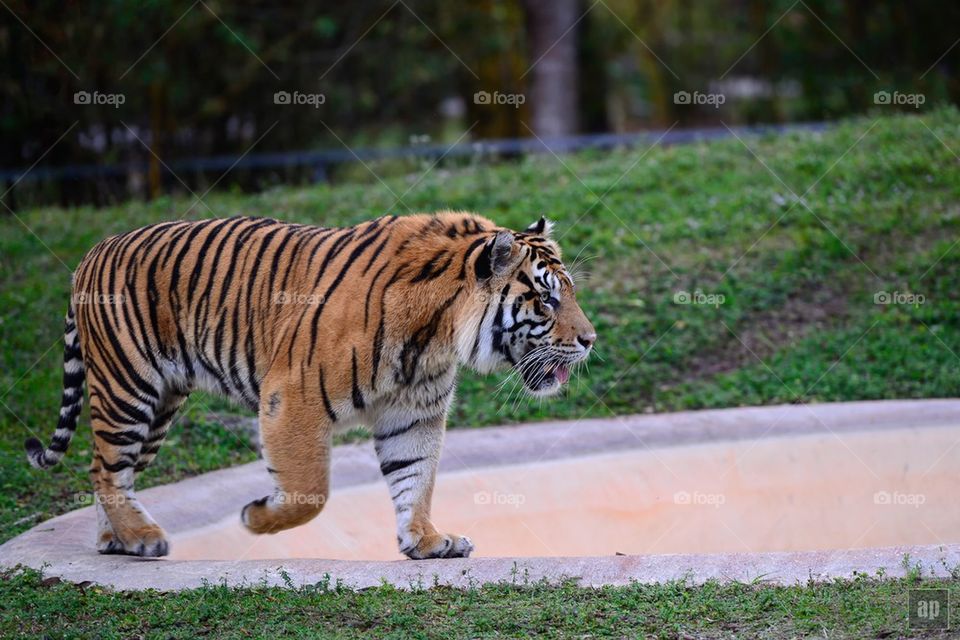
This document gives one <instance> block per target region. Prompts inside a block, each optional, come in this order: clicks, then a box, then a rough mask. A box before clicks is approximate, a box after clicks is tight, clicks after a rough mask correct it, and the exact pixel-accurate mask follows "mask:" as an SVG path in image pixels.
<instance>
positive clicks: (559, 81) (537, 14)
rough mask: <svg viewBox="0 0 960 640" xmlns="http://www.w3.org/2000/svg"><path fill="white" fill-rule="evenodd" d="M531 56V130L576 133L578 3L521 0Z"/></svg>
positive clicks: (546, 134) (547, 133)
mask: <svg viewBox="0 0 960 640" xmlns="http://www.w3.org/2000/svg"><path fill="white" fill-rule="evenodd" d="M523 7H524V11H525V12H526V30H527V43H528V51H529V56H530V64H531V65H533V67H532V68H531V70H530V71H529V77H530V79H531V80H530V92H529V93H530V100H529V105H530V111H531V123H530V128H531V129H533V131H534V133H536V134H537V135H538V136H544V137H550V136H562V135H570V134H573V133H576V132H577V93H578V89H577V87H578V77H577V28H576V27H575V26H574V24H575V23H576V22H577V18H579V17H580V11H579V9H580V3H579V2H578V0H523Z"/></svg>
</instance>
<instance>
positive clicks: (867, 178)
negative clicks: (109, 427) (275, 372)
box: [0, 109, 960, 540]
mask: <svg viewBox="0 0 960 640" xmlns="http://www.w3.org/2000/svg"><path fill="white" fill-rule="evenodd" d="M938 137H939V138H940V140H938ZM941 140H942V142H941ZM745 142H746V144H747V145H749V147H750V149H752V152H751V151H748V150H747V149H746V148H745V147H744V146H743V144H741V142H739V141H737V140H728V141H724V142H716V143H710V144H705V145H693V146H681V147H674V148H669V149H654V150H651V151H649V152H648V153H645V154H644V152H643V151H642V150H638V151H625V152H615V153H602V154H601V153H584V154H578V155H575V156H565V157H563V158H562V160H559V159H557V158H555V157H552V156H550V155H542V156H539V157H535V158H530V159H527V160H524V161H522V162H520V163H519V164H510V165H501V166H496V167H474V168H468V169H463V170H458V171H455V172H446V171H442V170H440V169H436V170H434V171H433V172H431V173H429V174H427V176H426V177H425V178H424V179H423V180H422V181H420V182H416V180H417V178H418V176H413V177H410V178H396V179H388V180H387V181H386V184H387V185H388V186H389V189H388V188H387V187H386V186H384V185H383V184H381V183H380V182H378V181H376V180H373V179H371V181H370V182H369V183H367V184H359V183H351V184H344V185H339V186H335V187H329V186H316V187H312V188H308V189H278V190H274V191H270V192H267V193H263V194H260V195H256V196H241V195H234V194H213V195H211V196H209V197H208V198H207V199H206V200H207V205H209V208H210V210H212V212H211V211H210V210H208V209H206V208H205V206H204V205H200V204H198V205H196V206H195V207H194V210H193V211H192V212H191V213H190V214H189V215H190V216H192V217H197V216H206V215H214V214H215V215H229V214H234V213H245V214H254V215H271V216H276V217H280V218H284V219H288V220H297V221H308V222H318V223H324V224H334V223H353V222H357V221H360V220H363V219H367V218H369V217H372V216H376V215H379V214H382V213H385V212H400V213H403V212H405V211H407V209H406V207H409V208H410V209H411V210H434V209H437V208H441V207H449V208H457V209H471V210H475V211H478V212H481V213H483V214H484V215H487V216H489V217H491V218H493V219H495V220H496V221H498V222H499V223H501V224H504V225H506V226H514V227H519V226H522V225H526V224H528V223H529V222H530V221H532V220H534V219H535V218H536V216H538V215H539V214H540V213H541V212H544V213H547V214H548V215H549V216H550V217H551V218H552V219H553V220H555V221H556V222H557V229H558V235H559V237H560V239H561V243H562V245H563V246H564V248H565V249H566V251H567V254H568V255H569V256H575V255H577V254H578V253H581V252H582V255H583V256H591V257H592V258H593V259H591V260H589V261H587V262H586V266H585V268H586V270H588V271H589V272H590V277H589V278H587V279H585V280H584V281H583V286H582V294H581V298H582V300H583V304H584V307H585V309H586V310H587V312H588V314H589V315H590V316H591V317H592V318H593V319H594V320H595V324H596V326H597V329H598V332H599V335H600V340H599V344H598V347H599V355H600V356H602V359H600V358H597V359H596V360H594V362H593V363H592V364H591V365H590V371H589V373H588V374H587V375H585V376H583V377H580V378H579V379H576V380H574V381H573V383H572V385H571V388H570V390H569V392H568V393H567V394H566V395H565V396H564V397H563V398H560V399H557V400H553V401H549V402H543V403H541V402H538V401H530V400H526V399H523V398H518V397H516V396H513V395H510V392H509V388H508V389H507V390H504V391H502V392H500V393H499V394H495V393H493V392H494V390H495V389H496V387H497V383H498V378H496V377H486V378H484V377H478V376H474V375H472V374H466V375H464V377H463V383H462V385H461V391H460V394H459V400H458V402H457V405H456V408H455V411H454V414H453V416H452V420H451V422H452V424H453V426H476V425H484V424H492V423H502V422H509V421H518V420H536V419H543V418H547V417H561V418H576V417H579V416H584V415H610V414H613V413H625V412H642V411H665V410H672V409H684V408H702V407H725V406H737V405H747V404H763V403H777V402H787V401H794V400H797V399H800V400H803V401H810V402H816V401H828V400H850V399H862V398H885V397H936V396H955V395H957V394H958V392H960V378H958V376H957V375H956V372H957V364H958V360H957V354H958V353H960V330H958V329H960V327H958V320H957V318H958V314H957V311H958V292H957V291H956V290H955V289H954V282H955V278H954V274H955V272H956V268H957V266H958V264H960V249H956V248H954V247H953V243H954V241H955V239H956V238H960V236H958V235H957V228H958V226H960V220H958V214H960V207H958V204H957V202H958V198H957V196H958V193H960V168H958V161H957V158H956V157H955V156H954V155H953V154H952V152H951V151H949V150H948V148H947V147H950V148H952V149H955V150H960V113H958V112H957V111H956V110H952V109H950V110H940V111H937V112H933V113H927V114H924V115H923V116H922V120H921V119H920V118H916V117H914V118H908V117H894V118H884V119H880V120H874V119H873V118H867V119H862V120H856V121H852V122H850V123H847V124H844V125H842V126H840V127H838V128H837V129H835V130H833V131H830V132H828V133H824V134H819V135H811V134H802V135H797V136H788V137H776V138H775V137H771V138H762V139H758V138H748V139H746V140H745ZM754 153H755V154H756V156H755V155H754ZM764 165H765V166H764ZM768 168H769V170H768ZM771 172H773V173H775V174H776V175H777V176H779V178H780V179H782V180H783V182H784V183H785V184H786V186H785V185H784V184H782V183H781V182H780V181H779V179H778V178H776V177H774V175H772V173H771ZM822 176H823V177H822ZM788 187H789V189H788ZM408 188H409V189H410V191H409V193H406V194H405V195H403V194H404V192H406V191H407V189H408ZM808 188H809V189H810V190H809V192H807V193H805V195H804V203H805V205H804V204H797V203H796V202H795V198H794V196H793V195H792V194H791V193H790V190H793V191H794V192H795V193H797V194H804V192H806V191H807V189H808ZM391 190H392V191H393V193H395V194H397V195H403V204H398V203H397V202H396V200H397V198H396V197H395V196H394V195H393V193H391ZM601 196H602V201H601V200H600V199H599V198H600V197H601ZM189 205H190V201H189V200H184V199H160V200H157V201H154V202H151V203H146V204H144V203H130V204H126V205H122V206H117V207H113V208H109V209H99V210H93V209H83V208H82V209H71V210H63V209H55V208H48V209H41V210H33V211H27V212H23V213H21V214H20V217H21V219H22V221H23V223H24V224H25V225H27V226H29V228H30V229H32V230H33V231H35V232H36V234H37V236H39V238H38V237H36V236H34V235H32V234H29V233H27V232H26V230H25V229H24V227H23V226H22V225H21V223H20V222H18V221H16V220H13V219H10V218H5V219H3V220H2V221H0V269H2V271H0V343H2V344H3V351H2V354H0V355H2V358H3V361H2V365H3V366H2V367H0V402H2V404H0V484H2V485H3V488H4V489H5V491H3V492H2V493H0V540H2V539H6V538H8V537H10V536H12V535H14V534H16V533H18V532H19V531H22V530H24V529H25V528H28V527H29V526H32V525H33V524H35V523H36V522H37V521H39V520H40V519H42V518H45V517H48V516H50V515H53V514H56V513H61V512H63V511H66V510H69V509H72V508H74V507H75V506H77V504H78V503H77V500H76V499H75V498H74V495H75V493H76V492H84V491H87V490H88V486H87V481H86V478H85V475H86V474H85V473H84V471H85V467H86V464H87V461H88V459H89V455H90V443H89V434H88V433H87V430H86V429H84V428H81V430H80V433H79V435H78V437H77V439H76V441H75V442H74V444H73V446H72V448H71V451H70V453H69V454H68V456H67V458H66V460H65V464H62V465H61V466H60V467H58V468H57V469H56V470H54V471H52V472H48V473H41V472H37V471H33V470H30V469H29V468H28V467H27V465H26V464H25V462H24V460H23V457H22V448H21V447H22V441H23V438H24V437H26V436H27V435H30V434H31V433H34V434H37V435H39V436H40V437H41V438H42V439H46V438H48V437H49V435H50V433H51V432H52V429H53V426H54V421H55V418H54V416H55V414H56V410H57V402H58V399H59V395H60V392H59V387H60V375H61V371H60V357H61V356H60V349H61V346H60V344H59V343H58V341H59V339H60V332H61V326H62V325H61V317H62V314H63V310H64V305H65V301H66V298H67V292H68V273H69V268H70V267H72V266H74V265H76V263H77V262H78V261H79V260H80V258H81V257H82V255H83V253H84V252H85V251H86V250H87V249H88V248H89V247H91V246H92V245H93V244H95V243H96V242H97V241H98V240H99V239H101V238H102V237H103V236H105V235H107V234H109V233H113V232H117V231H121V230H125V229H129V228H131V227H133V226H136V225H140V224H144V223H147V222H152V221H156V220H161V219H169V218H176V217H180V216H182V215H184V213H185V211H186V210H187V209H188V207H189ZM48 247H49V249H50V250H52V252H53V254H56V256H57V257H54V255H52V254H51V251H48ZM61 260H62V263H61ZM697 289H700V290H702V291H703V292H704V293H708V294H722V295H723V296H724V297H725V300H724V303H723V304H721V305H718V306H708V305H680V304H675V303H674V296H675V294H676V292H678V291H680V290H687V291H695V290H697ZM880 290H885V291H901V292H904V291H912V292H917V293H920V294H923V295H924V296H925V297H926V300H925V303H924V304H922V305H915V306H910V305H875V304H874V303H873V296H874V293H875V292H877V291H880ZM48 347H50V349H49V350H48ZM222 407H223V405H222V403H220V402H218V401H215V400H212V399H210V398H207V397H202V396H200V397H196V398H193V399H192V401H191V405H190V408H189V410H188V415H187V418H186V419H185V420H184V423H185V424H182V425H181V426H180V428H179V429H175V430H174V432H173V434H172V435H171V438H170V439H169V440H168V446H167V447H165V449H164V451H162V452H161V454H160V456H159V457H158V460H157V463H156V464H155V467H154V468H152V469H151V470H149V471H148V472H147V474H146V476H145V477H144V478H143V480H142V481H141V483H140V485H141V486H146V485H148V484H155V483H158V482H167V481H169V480H171V479H175V478H178V477H182V476H184V475H188V474H193V473H197V472H199V471H202V470H206V469H211V468H215V467H218V466H223V465H227V464H233V463H236V462H240V461H244V460H249V459H252V457H253V452H252V451H251V450H250V448H249V446H248V445H247V443H245V442H243V441H242V440H240V439H238V438H237V437H236V436H234V435H233V434H231V433H230V432H228V431H227V430H226V429H224V428H223V427H221V426H219V425H216V424H209V423H204V421H203V419H202V416H204V415H205V414H207V413H208V412H209V410H210V409H211V408H214V409H221V408H222ZM84 423H85V419H84ZM169 445H172V446H169Z"/></svg>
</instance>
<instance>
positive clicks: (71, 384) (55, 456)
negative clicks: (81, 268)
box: [25, 299, 84, 469]
mask: <svg viewBox="0 0 960 640" xmlns="http://www.w3.org/2000/svg"><path fill="white" fill-rule="evenodd" d="M63 338H64V346H63V397H62V399H61V400H60V420H59V421H58V422H57V430H56V431H54V432H53V439H52V440H51V441H50V446H49V447H47V448H46V449H44V447H43V443H42V442H40V440H39V439H37V438H27V441H26V444H25V446H26V449H27V459H28V460H29V461H30V464H31V465H33V466H34V467H36V468H38V469H49V468H50V467H52V466H53V465H55V464H57V463H58V462H60V459H61V458H63V454H64V453H66V451H67V447H68V446H69V445H70V440H71V439H72V438H73V434H74V433H76V431H77V421H78V419H79V418H80V410H81V408H83V380H84V366H83V355H82V353H81V352H80V336H79V335H77V320H76V315H75V311H74V307H73V300H72V299H71V300H70V305H69V306H68V307H67V317H66V321H65V323H64V332H63Z"/></svg>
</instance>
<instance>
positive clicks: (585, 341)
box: [577, 332, 597, 349]
mask: <svg viewBox="0 0 960 640" xmlns="http://www.w3.org/2000/svg"><path fill="white" fill-rule="evenodd" d="M596 341H597V334H596V333H595V332H591V333H585V334H583V335H581V336H577V342H579V343H580V344H581V345H582V346H583V348H584V349H589V348H590V345H592V344H593V343H594V342H596Z"/></svg>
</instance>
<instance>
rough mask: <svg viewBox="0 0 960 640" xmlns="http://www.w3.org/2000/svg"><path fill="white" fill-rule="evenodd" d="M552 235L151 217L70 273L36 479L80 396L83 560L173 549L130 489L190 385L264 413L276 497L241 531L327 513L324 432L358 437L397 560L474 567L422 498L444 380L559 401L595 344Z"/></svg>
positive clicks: (35, 443) (60, 443)
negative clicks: (508, 386)
mask: <svg viewBox="0 0 960 640" xmlns="http://www.w3.org/2000/svg"><path fill="white" fill-rule="evenodd" d="M551 227H552V225H551V224H550V223H549V222H548V221H547V220H546V219H545V218H544V217H541V218H540V219H539V221H537V222H535V223H534V224H532V225H530V226H529V227H528V228H526V229H525V230H524V231H521V232H516V231H511V230H509V229H506V228H502V227H498V226H496V225H495V224H494V223H493V222H491V221H490V220H488V219H486V218H483V217H480V216H479V215H476V214H471V213H465V212H453V211H441V212H437V213H433V214H416V215H407V216H396V215H391V216H382V217H379V218H377V219H374V220H371V221H367V222H362V223H360V224H357V225H356V226H349V227H321V226H313V225H305V224H292V223H285V222H281V221H277V220H274V219H271V218H256V217H230V218H210V219H204V220H195V221H174V222H163V223H157V224H152V225H149V226H145V227H142V228H139V229H136V230H134V231H130V232H127V233H122V234H119V235H115V236H111V237H109V238H107V239H105V240H103V241H102V242H100V243H99V244H97V245H96V246H95V247H94V248H93V249H92V250H90V252H89V253H88V254H87V255H86V256H85V257H84V258H83V260H82V261H81V263H80V264H79V266H78V267H77V269H76V270H75V271H74V273H73V276H72V295H71V297H70V302H69V304H68V309H67V313H66V321H65V330H64V341H65V346H64V364H63V396H62V400H61V409H60V417H59V422H58V423H57V427H56V430H55V432H54V434H53V437H52V440H51V442H50V444H49V446H47V447H46V448H44V446H43V444H42V443H41V442H40V440H38V439H37V438H30V439H28V440H27V441H26V450H27V457H28V459H29V461H30V463H31V464H32V465H33V466H34V467H37V468H42V469H45V468H49V467H51V466H53V465H55V464H56V463H57V462H59V461H60V460H61V459H62V457H63V456H64V454H65V452H66V450H67V447H68V445H69V443H70V440H71V438H72V436H73V435H74V433H75V431H76V428H77V423H78V419H79V415H80V412H81V407H82V403H83V396H84V387H86V390H87V391H88V397H89V404H90V422H91V426H92V429H93V462H92V463H91V466H90V470H89V472H90V476H91V480H92V483H93V490H94V504H95V506H96V514H97V540H96V548H97V550H98V551H99V552H100V553H104V554H127V555H133V556H141V557H159V556H164V555H167V554H168V553H169V551H170V543H169V542H168V540H167V536H166V534H165V532H164V530H163V529H162V528H161V526H160V525H159V524H157V523H156V522H155V521H154V520H153V519H152V518H151V516H150V515H149V513H148V512H147V510H146V509H145V508H144V506H143V504H141V503H140V502H139V501H138V499H137V497H136V495H135V493H134V479H135V477H136V475H137V474H138V473H139V472H141V471H143V470H144V469H146V468H147V467H148V465H150V463H151V461H152V460H153V459H154V457H155V456H156V455H157V452H158V450H159V449H160V446H161V443H162V442H163V440H164V438H165V437H166V435H167V431H168V429H169V427H170V425H171V423H172V422H173V420H174V418H175V415H176V413H177V411H178V410H179V409H180V408H181V407H182V406H183V404H184V402H185V401H186V400H187V398H188V396H189V395H190V393H191V392H192V391H194V390H202V391H206V392H212V393H215V394H220V395H222V396H225V397H227V398H228V399H231V400H233V401H235V402H237V403H239V404H240V405H241V406H243V407H246V408H248V409H250V410H251V411H254V412H256V413H257V414H258V420H259V429H260V437H261V447H262V456H263V458H264V460H265V462H266V465H267V472H268V473H269V475H270V476H271V477H272V480H273V485H274V488H273V492H272V493H271V494H270V495H267V496H264V497H261V498H259V499H257V500H253V501H251V502H250V503H248V504H247V505H246V506H244V507H243V509H242V511H241V514H240V518H241V521H242V523H243V525H244V526H245V527H246V528H247V529H248V530H250V531H251V532H253V533H256V534H269V533H276V532H278V531H282V530H285V529H289V528H291V527H296V526H298V525H301V524H303V523H305V522H307V521H309V520H311V519H312V518H314V517H315V516H316V515H317V514H318V513H319V512H320V511H321V510H322V509H323V506H324V505H325V504H326V501H327V498H328V495H329V485H330V458H331V450H332V439H333V435H334V433H335V432H339V431H341V430H344V429H349V428H352V427H354V426H357V425H364V426H366V427H367V428H368V429H369V430H370V432H371V434H372V438H373V444H374V449H375V451H376V455H377V458H378V461H379V464H380V471H381V473H382V475H383V477H384V478H385V480H386V483H387V485H388V487H389V490H390V494H391V498H392V501H393V504H394V511H395V516H396V526H397V543H398V546H399V550H400V552H401V553H402V554H403V555H405V556H407V557H408V558H411V559H427V558H454V557H468V556H469V555H470V553H471V552H472V551H473V549H474V545H473V542H472V541H471V540H470V538H468V537H466V536H463V535H455V534H449V533H441V532H440V531H439V530H438V529H437V528H436V527H435V526H434V524H433V522H432V521H431V514H430V507H431V497H432V494H433V488H434V484H435V479H436V473H437V464H438V461H439V458H440V452H441V448H442V443H443V439H444V433H445V429H446V420H447V414H448V411H449V409H450V406H451V402H452V400H453V397H454V392H455V388H456V382H457V373H458V368H459V367H461V366H464V367H468V368H471V369H473V370H475V371H477V372H480V373H481V374H486V373H490V372H494V371H502V370H507V371H510V370H511V368H512V370H513V371H514V372H516V373H517V374H518V376H519V378H520V380H522V385H523V387H524V388H525V389H526V391H527V392H529V393H530V394H533V395H534V396H541V397H543V396H549V395H553V394H556V393H557V392H558V391H559V390H560V389H561V387H563V385H564V384H566V383H567V382H568V380H569V377H570V371H571V368H573V367H574V366H575V365H577V364H579V363H581V362H583V361H584V360H585V359H586V358H587V357H588V355H589V354H590V353H591V349H592V348H593V345H594V342H595V341H596V337H597V334H596V331H595V330H594V327H593V325H592V324H591V323H590V321H589V320H588V319H587V317H586V315H585V314H584V312H583V311H582V309H581V308H580V306H579V305H578V303H577V300H576V297H575V285H574V281H573V277H572V276H571V273H570V272H569V271H568V270H567V269H566V268H565V267H564V264H563V262H562V260H561V252H560V247H559V246H558V243H557V242H556V241H554V240H553V239H552V237H551Z"/></svg>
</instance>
